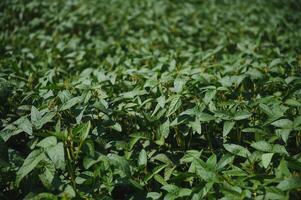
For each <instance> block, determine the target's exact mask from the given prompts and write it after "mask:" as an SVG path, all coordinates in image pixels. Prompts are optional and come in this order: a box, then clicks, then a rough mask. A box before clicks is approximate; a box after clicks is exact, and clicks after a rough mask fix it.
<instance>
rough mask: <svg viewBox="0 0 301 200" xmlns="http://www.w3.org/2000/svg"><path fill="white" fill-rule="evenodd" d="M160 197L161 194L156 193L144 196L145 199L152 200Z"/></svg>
mask: <svg viewBox="0 0 301 200" xmlns="http://www.w3.org/2000/svg"><path fill="white" fill-rule="evenodd" d="M161 196H162V194H160V193H158V192H148V193H147V195H146V198H150V199H153V200H157V199H159V198H160V197H161Z"/></svg>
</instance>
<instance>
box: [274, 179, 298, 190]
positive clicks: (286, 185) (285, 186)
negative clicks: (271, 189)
mask: <svg viewBox="0 0 301 200" xmlns="http://www.w3.org/2000/svg"><path fill="white" fill-rule="evenodd" d="M277 188H279V189H280V190H282V191H288V190H294V189H298V188H301V177H300V176H296V177H291V178H288V179H285V180H283V181H281V182H280V183H279V184H278V185H277Z"/></svg>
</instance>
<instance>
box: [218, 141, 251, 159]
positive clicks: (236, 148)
mask: <svg viewBox="0 0 301 200" xmlns="http://www.w3.org/2000/svg"><path fill="white" fill-rule="evenodd" d="M224 148H225V149H226V150H227V151H229V152H230V153H233V154H234V155H237V156H241V157H244V158H248V157H250V155H251V153H250V152H249V150H248V149H246V148H244V147H242V146H240V145H237V144H224Z"/></svg>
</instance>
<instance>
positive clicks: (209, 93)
mask: <svg viewBox="0 0 301 200" xmlns="http://www.w3.org/2000/svg"><path fill="white" fill-rule="evenodd" d="M215 95H216V90H208V91H207V92H206V94H205V97H204V99H203V101H204V103H205V104H208V103H209V102H210V101H211V100H212V99H213V98H214V97H215Z"/></svg>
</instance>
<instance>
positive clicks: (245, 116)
mask: <svg viewBox="0 0 301 200" xmlns="http://www.w3.org/2000/svg"><path fill="white" fill-rule="evenodd" d="M251 116H252V114H251V113H249V112H247V111H239V112H237V113H235V114H234V117H233V120H243V119H248V118H249V117H251Z"/></svg>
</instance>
